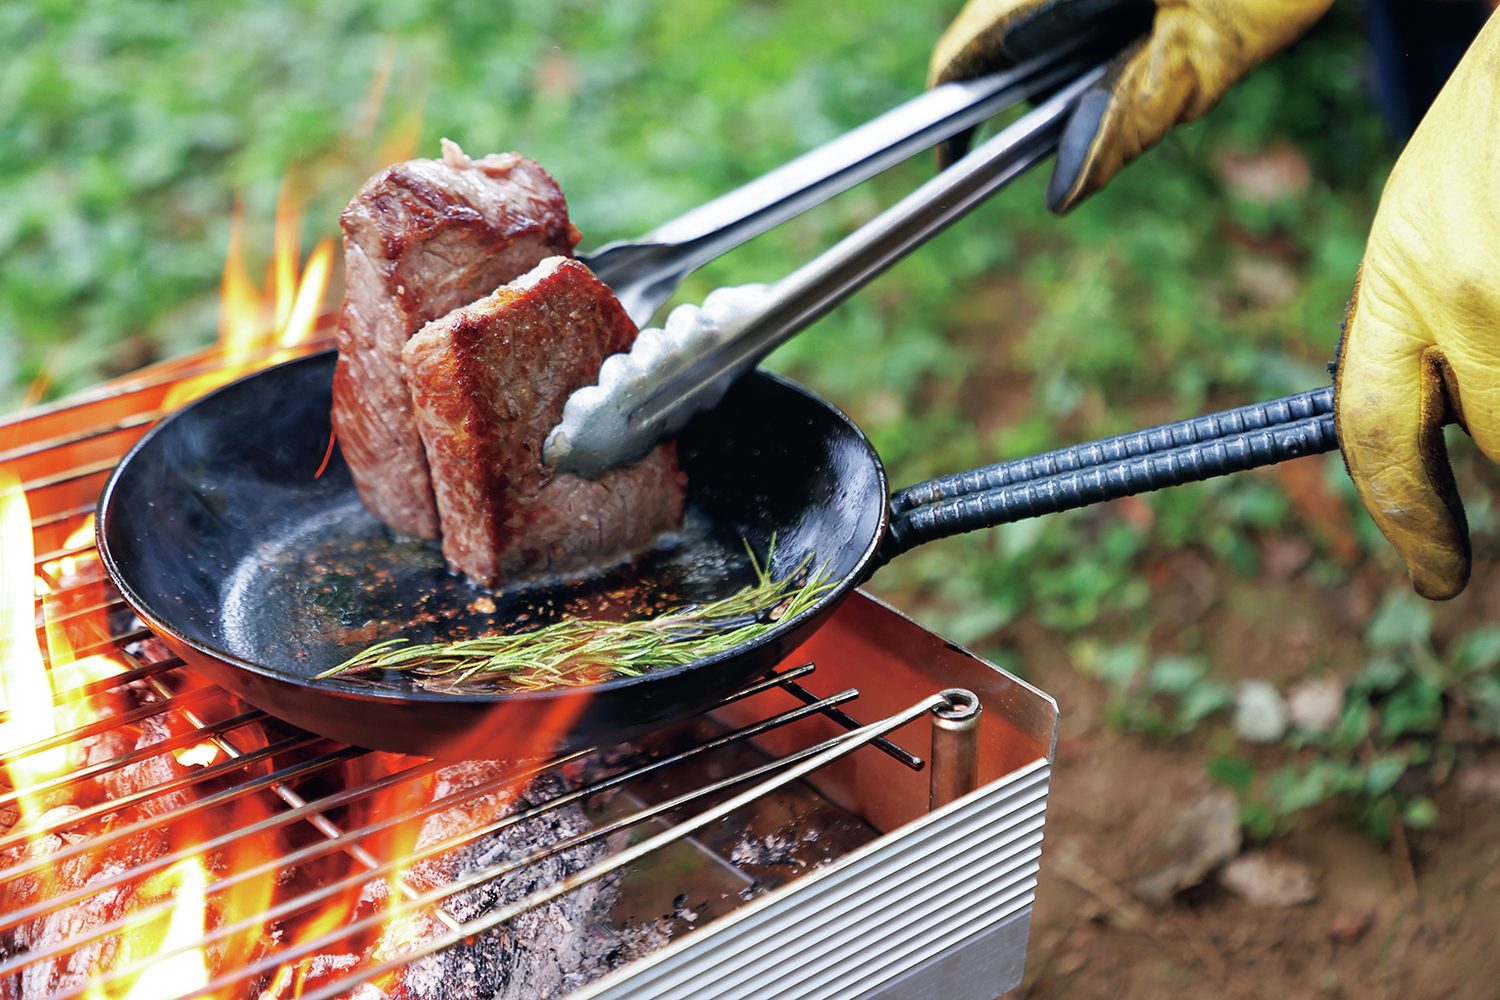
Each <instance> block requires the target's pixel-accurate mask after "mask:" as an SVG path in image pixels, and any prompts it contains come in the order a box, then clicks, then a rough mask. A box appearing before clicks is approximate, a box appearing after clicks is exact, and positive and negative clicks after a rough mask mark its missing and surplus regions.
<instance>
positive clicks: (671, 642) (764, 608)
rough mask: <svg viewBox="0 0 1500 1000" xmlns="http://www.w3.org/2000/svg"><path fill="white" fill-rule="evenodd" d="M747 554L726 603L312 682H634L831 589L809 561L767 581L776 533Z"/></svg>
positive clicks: (390, 661) (446, 652)
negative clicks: (364, 678)
mask: <svg viewBox="0 0 1500 1000" xmlns="http://www.w3.org/2000/svg"><path fill="white" fill-rule="evenodd" d="M745 551H746V552H748V553H749V555H750V566H751V569H752V571H753V572H754V573H755V581H756V582H755V583H753V584H751V585H750V586H747V587H744V588H742V589H741V590H739V591H737V592H735V593H733V594H730V595H729V596H728V597H722V598H719V599H717V600H713V601H706V602H703V603H700V604H689V605H685V606H683V607H680V608H676V609H674V610H672V611H669V612H666V613H665V614H661V615H658V616H656V617H655V618H648V619H644V620H640V621H626V622H610V621H596V620H593V619H586V618H571V619H566V620H564V621H559V622H553V623H552V624H550V625H544V626H542V627H541V628H539V629H535V630H533V631H530V632H521V633H507V634H501V635H489V636H481V637H479V638H476V639H461V640H458V641H455V642H447V643H426V644H421V643H412V642H411V641H410V640H407V639H401V638H396V639H387V640H385V641H384V642H378V643H376V644H374V645H373V646H370V647H369V648H367V649H364V650H361V651H360V652H359V653H356V654H355V655H354V656H351V657H350V658H349V659H347V660H345V661H344V662H343V663H341V664H339V665H338V666H336V667H333V668H332V669H330V670H326V671H324V672H323V673H321V674H319V675H318V676H319V677H333V676H358V675H359V674H363V673H370V672H373V671H377V670H393V671H404V672H407V673H410V674H413V675H415V677H416V678H417V679H418V681H419V683H421V684H422V686H423V687H426V688H429V689H435V690H442V691H452V692H458V693H462V692H464V691H471V692H478V691H494V690H497V689H515V688H519V689H524V690H536V689H539V688H547V687H571V686H578V685H581V684H591V683H595V682H597V681H601V680H607V679H608V678H610V677H639V676H641V675H642V674H645V673H648V672H649V671H651V670H653V669H660V668H663V667H673V666H681V665H683V664H687V663H692V662H694V661H695V660H700V659H703V658H704V657H708V656H713V655H715V654H717V653H723V652H727V651H729V650H732V649H734V648H736V647H738V646H741V645H743V644H745V643H748V642H751V641H753V640H754V639H756V638H758V637H759V636H761V635H764V634H765V633H767V632H769V631H770V630H771V629H773V628H775V627H776V626H777V625H778V624H779V623H780V622H782V621H784V620H786V619H789V618H795V617H796V616H797V615H799V614H801V613H802V612H804V611H806V610H807V609H809V608H811V607H812V606H813V605H814V604H816V603H817V601H818V599H819V598H821V597H822V596H823V595H824V594H826V593H827V592H828V591H830V590H832V589H833V587H834V584H835V581H832V580H830V579H829V575H828V567H827V565H826V564H825V565H824V566H822V567H821V568H819V569H818V570H817V571H815V572H813V571H810V567H811V565H812V556H811V555H808V556H806V557H805V558H804V559H803V560H802V561H801V562H800V563H798V564H797V566H796V567H795V568H794V569H793V570H792V571H791V572H790V573H787V574H786V575H785V576H784V577H782V578H781V579H780V580H776V579H773V578H772V576H771V565H772V557H773V556H774V555H775V551H776V539H775V537H774V536H772V538H771V543H770V546H769V547H768V548H767V550H766V555H765V559H764V560H761V559H760V558H759V557H757V556H756V554H755V551H754V549H752V548H751V547H750V543H749V542H748V541H746V542H745Z"/></svg>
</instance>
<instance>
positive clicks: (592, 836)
mask: <svg viewBox="0 0 1500 1000" xmlns="http://www.w3.org/2000/svg"><path fill="white" fill-rule="evenodd" d="M857 696H858V692H857V691H855V690H853V689H850V690H847V691H841V692H839V693H838V694H835V695H831V696H830V697H828V698H826V699H821V700H820V702H819V704H816V705H803V706H799V707H798V708H794V709H792V710H790V711H787V712H782V713H780V714H778V715H776V716H772V717H771V718H768V719H764V720H762V721H761V722H758V723H753V724H751V725H749V726H745V727H743V728H741V729H737V730H735V731H733V732H732V733H726V734H724V735H722V736H719V737H717V738H715V739H713V740H709V741H707V742H705V743H702V744H699V745H696V746H694V747H690V748H688V749H687V750H683V751H681V752H679V753H677V754H673V755H671V756H669V757H663V758H657V759H655V760H652V761H648V762H647V763H646V764H644V765H641V766H638V767H635V768H629V769H627V770H626V771H623V772H621V773H619V774H616V775H611V776H610V777H608V778H604V779H601V780H599V781H596V782H593V783H591V784H589V785H587V786H584V787H581V788H578V789H574V790H572V791H569V792H566V793H564V794H562V795H559V796H556V797H554V798H552V799H548V800H547V801H545V802H542V803H538V804H536V805H534V806H531V807H529V808H527V809H523V810H518V811H516V812H514V813H511V814H510V815H508V816H504V817H501V818H500V819H497V820H494V821H492V822H490V823H486V824H483V825H481V826H479V827H476V828H474V829H471V830H466V831H464V832H463V833H460V834H457V835H455V836H453V837H449V838H447V839H445V840H442V841H438V842H436V843H433V844H429V845H427V846H425V847H422V848H419V849H415V850H412V851H409V852H408V853H407V854H406V855H404V856H403V857H401V858H398V859H395V860H392V861H389V862H386V863H385V864H383V865H382V866H381V869H380V870H378V871H374V872H355V873H353V874H351V875H347V876H345V877H343V878H340V879H337V880H335V881H333V882H330V883H328V884H327V885H323V886H319V887H318V888H316V889H313V890H311V891H309V892H307V893H304V894H303V895H301V896H298V897H296V898H294V899H289V900H285V901H283V902H281V903H279V904H277V905H276V906H273V907H272V908H271V909H270V910H268V911H267V912H266V913H264V914H259V915H255V916H253V917H249V918H245V919H242V920H239V921H236V922H234V923H232V924H226V925H224V926H221V927H218V928H215V929H214V930H213V931H212V932H210V933H208V934H206V935H205V936H204V937H202V938H200V939H198V940H197V941H195V942H193V943H191V944H184V945H182V946H180V947H177V948H173V949H164V950H161V951H158V952H157V953H155V954H154V955H153V956H152V958H151V962H152V963H154V962H159V961H163V960H165V959H168V958H171V957H172V956H173V955H176V954H180V953H181V952H184V951H188V950H190V949H192V948H195V947H200V946H206V945H212V944H213V943H214V942H215V941H217V940H219V939H221V938H223V937H228V936H231V935H234V934H238V933H241V932H243V931H245V930H248V929H250V928H253V927H256V926H259V925H261V924H263V923H267V922H270V921H274V920H280V919H282V918H283V917H286V916H289V915H290V914H292V913H296V912H299V911H301V910H305V909H307V908H308V907H309V906H312V905H314V904H316V903H318V902H321V901H323V900H324V899H328V898H331V897H333V896H336V895H339V894H340V893H343V892H348V891H352V890H354V889H357V888H358V887H359V886H361V885H363V884H365V883H367V882H369V881H371V879H372V878H379V877H383V876H387V875H390V874H391V873H393V872H395V871H397V870H399V869H401V868H405V867H409V866H410V865H412V864H415V863H417V862H420V861H423V860H426V859H427V858H431V857H436V856H439V855H442V854H446V853H448V852H449V851H452V850H455V849H457V848H459V847H463V846H465V845H466V844H469V843H472V842H474V841H475V840H477V839H479V838H480V837H484V836H489V835H491V834H493V833H496V832H498V831H500V830H503V829H506V828H508V827H510V826H514V825H516V824H517V823H521V822H525V821H527V820H530V819H535V818H537V817H538V816H542V815H545V814H546V813H548V812H551V811H553V810H556V809H559V808H561V807H563V806H566V805H571V804H573V803H575V802H579V801H582V800H583V799H585V798H588V797H589V796H591V795H595V794H598V793H599V792H601V791H605V790H608V789H609V788H612V787H615V786H617V785H619V784H623V783H625V782H627V781H630V780H634V779H635V778H638V777H641V776H642V775H645V774H649V773H651V772H653V771H656V770H659V769H661V768H663V767H667V766H670V765H671V764H675V763H679V762H681V761H682V760H684V759H687V758H689V757H693V756H697V755H699V754H702V753H705V752H708V751H709V750H714V749H719V748H721V747H723V746H726V745H728V744H730V743H735V742H740V741H742V740H745V739H748V738H750V737H751V736H754V735H759V734H761V733H764V732H766V731H768V730H769V729H774V728H778V727H779V726H783V725H787V724H789V723H791V722H795V721H797V720H799V719H803V718H806V717H808V716H810V715H814V714H820V713H821V712H823V711H824V710H825V709H826V708H828V707H829V706H831V705H836V704H839V703H841V702H844V701H848V700H851V699H853V698H855V697H857ZM852 737H853V734H850V733H844V734H840V735H839V736H836V737H834V738H833V739H832V740H829V741H825V742H824V743H820V744H818V745H817V746H814V747H811V748H808V749H806V750H801V751H797V752H796V753H794V754H792V755H791V756H789V757H786V758H782V759H780V760H775V761H770V762H768V763H766V764H762V765H759V766H758V767H755V768H751V769H750V770H748V771H745V772H743V773H741V774H738V775H732V776H730V777H728V778H725V779H722V780H720V781H718V782H715V783H713V784H711V785H707V786H703V787H700V788H697V789H694V790H692V791H690V792H687V793H684V794H682V795H679V796H677V797H675V798H673V799H670V800H667V801H665V802H662V803H659V804H656V805H652V806H648V807H646V808H644V809H641V810H638V811H637V812H635V813H632V814H631V815H629V816H626V817H622V818H621V819H618V820H615V821H614V822H611V823H608V824H604V825H601V826H599V827H596V828H594V829H591V830H589V831H587V832H585V833H581V834H578V835H575V836H573V837H569V838H565V839H564V840H562V841H559V842H558V843H556V844H553V845H551V846H549V847H548V848H546V849H544V850H541V851H537V852H533V853H532V854H528V855H526V856H525V858H524V859H523V860H521V861H506V862H502V863H500V864H499V865H497V866H492V867H489V868H480V869H479V870H478V871H476V872H471V873H470V874H468V875H465V876H463V877H461V878H459V879H456V880H454V881H453V882H450V883H447V884H445V885H443V886H440V887H437V888H434V889H430V890H428V891H426V892H423V893H421V894H418V895H416V896H414V897H411V898H408V900H407V902H406V903H396V902H393V903H392V904H391V905H390V906H389V907H387V908H386V909H385V910H384V911H383V912H381V913H376V914H374V915H372V916H369V917H365V918H362V919H360V920H357V921H353V922H351V923H348V924H344V925H341V926H340V927H339V928H337V929H335V930H333V931H331V932H329V933H327V934H325V935H323V936H322V937H320V938H317V939H316V940H315V941H314V942H313V943H312V945H311V946H308V945H305V944H299V945H296V946H292V947H289V948H287V949H283V950H282V951H281V952H279V953H275V954H271V955H267V956H263V957H262V958H261V959H259V960H257V961H256V962H254V963H251V964H250V965H248V966H245V967H244V968H242V969H238V970H235V971H234V972H231V973H227V974H225V975H224V976H221V977H220V979H219V980H215V981H214V982H212V983H210V984H209V985H208V986H207V987H205V991H206V992H210V993H212V992H215V991H218V990H221V989H223V988H224V987H225V986H228V985H231V984H233V983H238V982H242V981H244V980H246V979H249V978H253V977H254V976H257V975H260V974H262V973H265V972H269V971H271V970H273V969H275V968H277V967H278V966H280V965H283V964H285V963H286V962H288V961H294V960H296V959H298V958H301V957H303V956H304V955H306V954H308V953H310V952H313V951H321V950H323V949H325V948H326V947H328V946H329V945H330V944H333V943H334V942H337V941H341V940H344V939H345V938H348V937H350V936H351V935H353V934H357V933H359V932H361V931H364V930H368V929H371V928H373V927H375V926H377V925H379V924H380V923H382V922H383V921H385V920H386V919H388V917H389V916H391V915H395V914H398V913H399V914H407V913H411V912H414V911H415V910H417V909H421V908H424V907H428V906H432V905H434V904H437V903H440V902H441V901H442V900H444V899H447V898H448V897H449V896H452V895H455V894H457V893H459V892H462V891H464V890H466V889H471V888H474V887H475V886H477V885H480V884H483V883H485V882H489V881H492V880H494V879H496V878H500V877H503V876H504V875H506V874H509V873H511V872H512V871H516V870H518V869H520V868H523V867H525V866H526V865H529V864H534V863H536V862H538V861H541V860H544V859H546V858H547V857H550V856H552V855H553V854H556V853H559V852H561V851H565V850H570V849H572V848H573V847H577V846H581V845H583V844H587V843H590V842H592V841H594V840H598V839H601V838H604V837H608V836H610V835H612V834H614V833H617V832H619V831H621V830H625V829H629V828H630V827H632V826H635V825H638V824H639V823H642V822H645V821H646V820H649V819H652V818H655V817H656V816H659V815H663V814H665V813H667V812H670V811H672V810H673V809H676V808H678V807H679V806H681V805H683V804H686V803H687V802H691V801H693V800H695V799H697V798H701V797H704V796H707V795H711V794H713V793H715V792H717V791H720V790H723V789H725V788H729V787H733V786H734V785H736V784H741V783H743V782H745V781H750V780H754V779H755V778H757V777H759V776H761V775H763V774H765V773H768V772H769V771H772V770H775V769H776V768H779V767H781V766H783V765H784V764H785V763H787V762H788V761H795V760H800V759H803V758H804V757H806V756H808V755H810V754H813V753H816V752H817V751H818V750H819V749H821V748H823V747H826V746H829V745H831V744H834V743H837V742H839V741H843V740H849V739H851V738H852ZM593 752H595V751H593V750H587V751H578V752H577V753H575V754H573V755H570V757H576V756H583V755H585V754H588V753H593ZM558 763H559V762H558V761H547V762H544V763H540V764H536V765H531V766H529V767H528V768H527V769H526V772H527V773H529V774H531V775H534V774H536V773H539V772H540V771H542V770H545V769H548V768H551V767H554V766H556V765H557V764H558ZM523 776H524V775H523ZM516 778H517V775H516V774H515V773H510V774H507V775H503V776H500V778H499V779H492V780H491V781H490V782H486V784H491V783H494V781H495V780H501V781H502V782H504V781H506V780H508V781H514V780H516ZM469 791H470V790H469V789H465V790H464V792H465V793H468V792H469ZM445 798H446V797H445ZM452 807H453V806H452V804H448V803H445V804H444V805H443V806H442V807H440V808H437V809H432V808H429V807H423V809H422V810H421V812H422V813H423V814H427V813H432V812H443V811H446V810H447V809H449V808H452ZM407 819H409V817H402V818H400V819H387V820H384V821H382V823H381V825H382V826H388V825H390V824H391V823H393V822H402V821H405V820H407ZM486 863H487V861H486V860H482V861H481V862H480V864H481V865H483V864H486ZM601 874H603V873H601ZM212 888H213V887H210V889H212ZM459 930H460V929H459V928H450V929H449V931H448V934H449V935H451V934H454V933H459ZM463 937H464V935H463V934H461V933H459V937H458V938H456V939H454V940H462V939H463ZM147 964H150V963H145V962H142V963H139V964H137V965H135V966H131V967H126V968H123V969H119V970H112V971H111V972H110V973H108V974H107V975H106V976H105V977H103V978H101V979H100V980H98V981H97V982H96V983H95V984H94V985H100V984H104V983H108V982H110V981H113V980H114V979H116V978H125V977H127V976H131V975H134V974H136V973H138V972H140V971H141V970H142V969H143V968H144V967H145V966H146V965H147ZM0 972H3V969H0Z"/></svg>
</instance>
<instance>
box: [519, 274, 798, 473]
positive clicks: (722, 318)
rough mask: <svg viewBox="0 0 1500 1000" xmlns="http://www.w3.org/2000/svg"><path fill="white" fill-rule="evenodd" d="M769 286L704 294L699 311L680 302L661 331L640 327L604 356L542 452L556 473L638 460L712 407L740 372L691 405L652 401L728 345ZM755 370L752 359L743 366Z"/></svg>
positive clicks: (729, 373)
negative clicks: (624, 346)
mask: <svg viewBox="0 0 1500 1000" xmlns="http://www.w3.org/2000/svg"><path fill="white" fill-rule="evenodd" d="M770 289H771V286H769V285H735V286H731V287H728V288H718V289H715V290H714V291H712V292H710V293H709V294H708V296H707V298H705V299H704V300H703V305H702V306H695V305H689V304H684V305H680V306H678V307H677V308H676V309H673V310H672V311H671V313H669V314H668V315H667V320H666V322H665V323H664V324H663V325H662V326H660V327H651V328H649V329H645V330H642V331H641V332H640V334H639V335H637V337H636V340H635V343H634V344H633V345H632V346H631V348H630V350H628V351H624V352H621V353H619V354H613V355H610V356H609V357H608V358H605V359H604V363H603V364H602V365H601V366H600V367H599V381H598V382H596V383H595V384H593V385H589V386H584V387H582V388H580V389H577V390H575V391H574V392H573V394H572V395H571V396H569V397H568V400H567V402H566V403H565V404H564V405H563V413H562V419H561V420H560V421H559V422H558V424H557V426H556V427H554V428H553V429H552V432H551V433H550V434H548V435H547V441H546V443H545V445H544V446H543V448H542V460H543V461H544V462H546V463H547V464H548V465H549V466H551V467H553V468H555V469H557V470H558V471H559V472H571V473H575V474H577V475H581V476H589V477H593V476H598V475H600V474H602V473H603V472H605V471H607V470H608V469H610V468H613V467H614V466H617V465H620V464H622V458H623V462H633V461H636V460H638V459H640V458H641V457H643V456H644V455H645V454H646V453H647V452H648V451H650V450H651V448H652V446H653V445H655V444H656V443H657V442H658V441H660V440H661V439H662V438H663V437H666V436H668V435H670V434H672V433H674V432H676V431H679V430H681V429H682V426H683V425H684V424H685V423H686V422H687V421H688V419H689V418H690V417H692V416H693V415H694V414H695V413H697V412H698V411H700V410H702V409H705V408H707V407H710V406H713V405H714V404H715V403H717V402H718V401H719V399H720V398H721V397H722V396H723V395H724V393H725V391H726V390H727V389H728V388H729V385H730V383H732V382H733V381H734V380H735V379H736V378H738V377H739V376H740V375H743V374H744V371H743V370H730V371H726V372H724V373H723V374H722V375H721V376H720V377H718V378H716V379H714V380H713V381H712V382H710V383H708V384H707V385H705V386H703V387H702V388H700V389H698V390H696V391H694V392H693V393H692V395H693V397H694V398H693V399H692V400H690V401H687V400H681V399H676V398H672V399H657V396H658V394H659V393H660V392H661V390H662V389H663V388H664V387H666V386H669V385H670V384H671V383H672V382H673V381H674V380H675V379H676V377H677V376H678V375H680V374H682V373H683V372H684V371H686V370H687V369H688V368H690V367H692V365H693V364H694V363H695V362H697V361H699V360H700V359H702V358H704V357H705V356H709V355H712V354H714V353H715V352H716V350H717V349H718V348H719V347H721V346H722V345H724V344H726V343H729V342H731V341H733V340H734V339H735V337H736V336H737V335H738V334H739V333H740V332H741V331H742V330H743V329H744V328H745V326H746V325H748V324H749V323H750V322H751V321H753V320H754V319H755V318H756V317H757V316H758V315H759V314H760V313H761V311H762V309H763V307H764V304H765V300H766V297H767V295H768V294H769V293H770ZM753 366H754V359H750V360H749V362H748V363H747V364H746V365H744V366H742V367H743V368H745V369H748V368H750V367H753ZM683 402H689V403H690V405H678V404H680V403H683Z"/></svg>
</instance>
